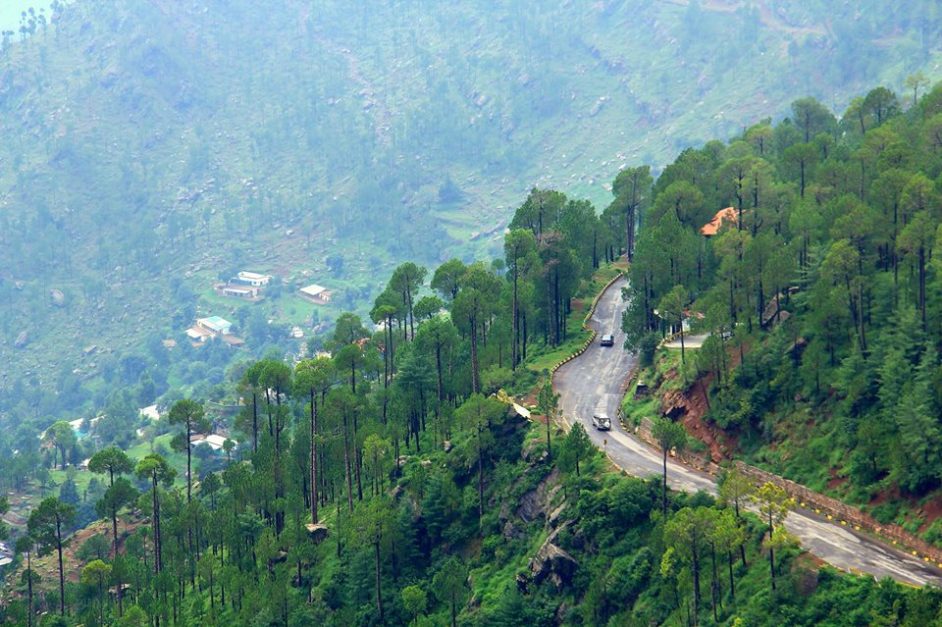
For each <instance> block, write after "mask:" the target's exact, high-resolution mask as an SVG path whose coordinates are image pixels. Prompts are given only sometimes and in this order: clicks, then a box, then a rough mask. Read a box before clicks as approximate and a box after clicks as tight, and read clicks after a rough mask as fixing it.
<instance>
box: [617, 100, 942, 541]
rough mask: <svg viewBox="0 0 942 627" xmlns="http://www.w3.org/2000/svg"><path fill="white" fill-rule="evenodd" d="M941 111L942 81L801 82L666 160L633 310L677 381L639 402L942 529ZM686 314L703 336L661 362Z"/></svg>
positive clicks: (662, 370) (643, 242)
mask: <svg viewBox="0 0 942 627" xmlns="http://www.w3.org/2000/svg"><path fill="white" fill-rule="evenodd" d="M940 125H942V86H939V85H936V86H935V87H934V88H933V89H932V90H931V91H929V92H928V93H926V94H925V95H924V96H922V97H921V98H919V99H918V101H916V102H915V103H913V102H912V101H910V102H909V103H905V101H901V100H900V99H898V98H897V97H896V96H895V95H894V94H893V93H892V92H890V91H888V90H885V89H880V88H877V89H874V90H871V91H870V92H869V93H867V94H866V95H865V96H861V97H860V98H858V99H857V100H855V104H854V105H853V106H852V108H851V109H850V110H849V111H848V114H847V115H845V116H844V118H843V119H842V120H840V121H838V120H837V119H836V118H834V117H833V116H832V115H831V114H830V113H829V112H828V111H827V110H826V109H824V108H823V107H821V106H820V105H818V104H816V103H814V102H812V101H807V100H801V101H797V102H796V103H795V104H794V105H793V116H792V117H791V119H788V120H785V121H783V122H781V123H779V124H776V125H768V124H760V125H756V126H754V127H751V128H749V129H747V130H746V131H745V132H744V133H743V134H742V135H740V136H737V137H735V138H733V140H731V141H730V143H729V144H727V145H723V144H719V143H717V144H713V145H711V146H709V147H707V148H704V149H702V150H690V151H687V152H685V153H684V154H683V155H682V156H681V157H680V158H679V159H678V160H677V161H675V162H674V163H673V164H671V165H670V166H668V168H666V169H665V171H664V173H663V174H662V175H661V177H660V178H659V179H658V181H657V183H656V184H655V185H654V187H653V191H652V194H651V199H650V203H649V204H648V205H647V206H646V208H645V210H644V212H643V218H642V220H643V222H644V223H645V224H646V225H647V227H646V228H645V229H643V230H642V231H641V232H640V235H639V240H638V247H637V254H636V256H635V262H634V264H633V266H632V269H631V277H632V281H631V299H630V304H629V307H628V309H627V311H626V312H625V317H624V320H623V326H624V329H625V331H626V332H627V333H628V334H629V335H630V336H631V342H630V343H631V344H632V345H633V346H634V347H637V348H640V349H641V353H642V356H643V361H645V362H646V363H645V365H646V367H647V368H648V369H647V370H646V371H645V372H644V373H643V374H642V375H641V378H642V379H643V380H645V381H646V383H647V384H648V385H650V386H651V388H652V389H654V388H656V387H658V386H660V388H661V390H662V391H663V392H665V393H667V394H668V398H667V400H666V401H665V402H664V403H663V404H662V403H659V402H656V401H653V400H652V399H651V398H647V397H643V396H642V398H640V399H634V398H632V399H631V400H629V401H628V402H627V403H626V410H627V412H628V413H629V414H630V415H631V416H632V417H633V418H634V419H643V418H644V417H650V416H653V415H656V414H657V413H661V412H667V413H669V414H670V415H671V417H672V418H674V419H677V420H681V419H682V420H683V421H684V422H685V424H686V426H687V427H688V428H689V429H691V430H692V431H693V432H695V433H696V435H697V436H698V437H700V438H701V439H702V440H703V441H704V445H702V448H701V452H704V451H705V450H706V449H707V446H709V457H712V458H713V461H716V462H720V461H723V460H724V459H726V458H744V459H747V460H749V461H751V462H753V463H755V464H757V465H759V466H762V467H763V468H765V469H767V470H770V471H772V472H775V473H777V474H780V475H782V476H785V477H787V478H789V479H792V480H794V481H798V482H800V483H804V484H806V485H807V486H809V487H810V488H812V489H814V490H818V491H821V492H826V493H828V494H830V495H831V496H835V497H838V498H840V499H843V500H845V501H846V502H849V503H852V504H854V505H857V506H861V507H862V508H863V509H864V510H865V511H867V512H868V513H869V514H871V515H872V516H873V518H875V519H876V521H878V523H881V524H884V525H885V524H887V523H894V524H897V525H900V526H902V527H903V528H905V529H906V530H907V531H908V532H910V533H918V534H921V535H922V536H923V537H924V538H925V539H926V540H928V541H929V542H932V543H934V544H936V546H942V534H940V531H942V522H939V519H940V512H942V459H940V457H939V451H940V447H942V432H940V429H939V420H938V417H939V413H940V408H942V386H940V382H942V362H940V355H939V347H940V346H942V326H940V323H942V309H940V305H942V302H940V300H939V294H940V293H942V291H940V287H942V283H940V281H942V265H940V260H942V257H940V255H942V226H940V221H942V215H940V212H939V198H940V197H942V196H940V191H942V190H940V173H942V160H940V157H939V154H940V153H939V146H940V143H939V139H940V134H939V129H940ZM723 208H727V209H723ZM717 222H718V223H719V227H718V229H712V228H709V226H710V224H711V223H712V224H713V225H714V226H715V225H716V223H717ZM657 312H660V313H657ZM681 319H684V321H685V322H684V324H685V325H686V326H688V327H689V328H688V332H690V331H692V332H693V333H694V334H695V337H692V338H690V337H688V338H687V344H686V347H684V346H683V345H682V344H681V342H680V341H679V338H674V341H673V342H671V343H670V344H669V346H670V350H669V351H667V352H665V351H658V352H657V355H658V356H659V358H658V361H657V363H652V362H653V361H654V357H655V349H656V347H657V346H658V345H659V342H660V337H661V336H662V335H665V334H669V333H672V332H676V331H679V325H680V321H681ZM682 351H683V352H682Z"/></svg>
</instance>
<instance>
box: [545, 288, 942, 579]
mask: <svg viewBox="0 0 942 627" xmlns="http://www.w3.org/2000/svg"><path fill="white" fill-rule="evenodd" d="M626 285H627V282H626V281H625V280H624V279H621V280H619V281H616V282H615V283H614V284H612V285H611V286H610V287H609V288H608V289H607V290H606V291H605V292H604V293H603V295H602V296H601V298H600V299H599V302H598V306H597V308H596V311H595V314H594V315H593V316H592V318H591V320H590V321H589V324H590V325H591V326H592V328H593V329H595V330H596V331H597V332H598V333H600V334H604V333H611V334H613V335H614V336H615V346H614V347H613V348H605V347H602V346H599V343H598V341H597V340H596V341H595V342H593V344H592V345H591V346H590V347H589V348H588V349H587V350H586V351H585V352H584V353H583V354H582V355H580V356H579V357H577V358H576V359H573V360H572V361H570V362H568V363H566V364H564V365H563V366H562V367H560V368H559V370H557V371H556V374H555V376H554V383H555V387H556V391H557V392H559V394H560V406H561V409H562V414H563V417H564V419H565V420H566V421H567V422H571V421H572V420H579V421H581V422H582V424H583V426H584V427H585V428H586V432H587V433H588V434H589V437H590V438H591V439H592V442H593V443H594V444H595V445H596V446H598V447H599V448H601V449H602V450H603V451H604V452H605V453H606V454H607V455H608V457H609V458H610V459H611V460H612V462H613V463H614V464H615V465H617V466H618V467H619V468H621V469H623V470H625V471H626V472H628V473H629V474H632V475H635V476H638V477H647V476H650V475H660V474H661V472H662V466H661V463H662V462H661V454H660V452H659V451H657V450H655V449H653V448H651V447H650V446H648V445H647V444H645V443H643V442H641V441H639V440H638V439H637V438H635V437H634V436H632V435H630V434H629V433H627V432H626V431H625V430H624V429H623V428H622V427H621V425H620V424H618V421H617V420H616V416H617V415H618V407H619V404H620V402H621V399H622V396H623V394H624V390H625V385H626V383H627V378H628V373H629V371H630V370H631V367H632V366H633V365H634V364H635V356H634V355H633V354H631V353H629V352H628V351H625V350H622V349H621V348H620V347H621V346H623V345H624V340H625V334H624V332H623V331H622V330H621V312H622V310H623V309H624V303H623V302H622V297H621V290H622V288H623V287H625V286H626ZM593 412H602V413H605V414H608V416H610V417H611V418H612V430H611V431H597V430H595V429H594V428H593V427H592V423H591V419H592V414H593ZM667 476H668V483H669V485H670V486H671V488H672V489H675V490H684V491H687V492H693V491H697V490H704V491H706V492H709V493H711V494H716V483H715V482H714V479H713V477H711V476H709V475H706V474H702V473H699V472H696V471H694V470H691V469H689V468H687V467H685V466H682V465H679V464H677V463H674V462H673V461H672V460H668V470H667ZM785 526H786V528H787V529H788V531H789V532H791V533H792V534H794V535H795V536H796V537H797V538H798V539H799V540H800V541H801V544H802V546H803V547H804V548H806V549H807V550H808V551H810V552H811V553H812V554H814V555H815V556H817V557H819V558H820V559H822V560H824V561H825V562H827V563H829V564H831V565H832V566H834V567H836V568H839V569H841V570H844V571H849V572H857V573H865V574H869V575H873V576H874V577H876V578H878V579H879V578H882V577H892V578H893V579H895V580H897V581H900V582H903V583H907V584H910V585H916V586H923V585H926V584H933V585H936V586H942V570H939V569H937V568H935V566H934V565H933V564H929V563H925V562H923V561H922V560H920V559H919V558H917V557H914V556H911V555H908V554H906V553H903V552H901V551H898V550H896V549H893V548H891V547H889V546H887V545H885V544H883V543H881V542H879V541H877V540H875V539H873V538H871V537H869V536H864V535H860V534H857V533H854V532H853V531H851V530H850V529H848V528H846V527H842V526H840V525H837V524H833V523H831V522H828V521H827V520H825V519H823V518H821V517H818V516H816V515H815V514H814V513H812V512H808V511H804V510H797V511H793V512H790V513H789V515H788V518H787V519H786V520H785Z"/></svg>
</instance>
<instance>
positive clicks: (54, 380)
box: [0, 0, 942, 418]
mask: <svg viewBox="0 0 942 627" xmlns="http://www.w3.org/2000/svg"><path fill="white" fill-rule="evenodd" d="M5 6H9V5H5ZM34 6H35V5H34ZM57 6H58V5H57ZM19 10H21V9H19ZM36 11H37V12H38V6H37V8H36ZM9 13H10V11H9V10H8V9H4V10H3V11H0V19H3V20H6V21H7V22H8V24H7V26H6V28H7V29H8V32H7V34H6V36H5V37H4V38H3V42H4V43H3V52H2V56H0V133H2V136H3V138H4V140H3V142H2V143H0V260H2V263H0V280H2V281H0V303H2V304H3V306H2V308H0V386H2V394H0V411H2V412H3V413H4V414H5V415H6V416H12V417H14V418H17V417H19V416H27V415H29V416H47V415H48V416H50V417H52V416H58V415H73V414H80V413H81V412H90V411H92V410H93V409H94V408H99V407H103V406H105V405H108V404H109V403H112V404H113V403H114V402H116V401H115V393H114V392H115V390H117V389H123V390H125V391H126V390H128V389H133V397H132V398H126V396H127V395H126V394H125V398H124V399H123V401H122V402H124V403H125V404H129V403H135V402H136V403H141V404H145V403H148V402H151V401H152V400H153V399H154V398H155V397H156V396H157V395H159V394H160V393H162V392H163V391H164V390H166V389H167V388H168V386H169V385H173V386H175V387H179V386H184V387H185V386H188V385H200V386H211V385H214V384H217V383H220V382H221V381H222V380H223V378H224V376H225V368H226V366H227V364H228V363H230V362H231V361H232V359H234V358H236V356H237V355H238V354H239V351H229V350H228V349H225V348H219V347H213V348H207V349H201V350H200V351H194V350H190V348H189V346H188V345H187V344H186V342H185V340H184V338H183V335H182V334H183V331H184V329H185V328H186V326H188V325H189V324H190V323H191V322H192V320H193V317H194V316H195V315H197V314H203V313H205V314H209V313H212V314H218V315H222V316H225V317H227V318H229V319H231V320H233V321H235V322H236V323H237V327H238V328H239V331H240V334H241V335H243V336H245V337H246V339H247V340H248V347H247V349H244V350H243V351H242V352H243V353H246V351H248V352H251V353H254V354H260V353H261V352H263V351H265V350H266V349H268V348H271V347H272V346H274V347H275V348H277V349H278V350H279V351H282V352H287V351H291V350H295V349H297V346H298V344H299V342H297V341H296V340H289V339H288V337H287V329H289V328H290V326H291V325H294V324H298V325H301V326H303V327H304V328H305V329H306V330H307V334H308V337H310V326H311V325H312V323H313V322H324V321H328V320H329V319H330V318H331V316H332V315H333V314H335V313H336V312H339V311H340V310H341V309H360V310H362V309H363V308H365V307H366V306H367V304H368V303H369V300H370V299H371V298H372V297H373V296H375V292H376V291H377V290H378V288H379V287H380V286H381V285H382V284H384V283H385V281H386V279H387V275H388V273H389V272H390V271H391V269H392V267H393V266H394V264H395V263H396V262H397V261H400V260H403V259H417V260H424V261H426V262H428V263H434V262H438V261H441V260H444V259H447V258H449V257H452V256H459V257H464V258H469V257H470V256H472V255H473V254H475V253H480V252H483V251H488V252H493V250H495V249H496V248H497V246H498V245H499V242H500V238H501V235H502V232H503V228H504V226H505V225H506V222H507V220H508V219H509V217H510V216H511V215H512V209H513V207H514V206H515V204H517V203H519V202H520V201H522V199H523V197H524V195H525V193H526V191H527V190H528V189H529V188H530V187H532V186H534V185H538V186H540V187H556V188H559V189H561V190H562V191H565V192H566V193H567V194H569V195H571V196H583V197H587V198H589V199H591V200H592V201H593V202H595V203H596V205H597V206H599V208H600V209H601V208H602V206H604V204H605V203H606V202H607V200H608V198H609V197H610V194H609V191H608V188H607V184H608V182H610V181H611V180H612V177H613V176H614V174H615V173H616V172H617V171H618V169H619V168H621V167H622V166H624V165H637V164H641V163H647V164H650V165H652V166H654V168H655V170H657V168H658V166H660V165H661V164H664V163H667V162H668V161H669V160H670V159H672V158H673V157H674V156H675V155H676V153H678V152H679V151H680V150H681V149H683V148H684V147H686V146H689V145H691V144H694V145H695V144H698V143H702V142H703V141H705V140H706V139H707V138H711V137H727V136H729V135H730V134H732V133H734V132H737V131H740V130H741V129H742V128H743V126H745V125H748V124H751V123H754V122H756V121H758V118H760V117H762V116H765V115H767V114H768V112H769V111H778V112H780V113H781V114H784V113H786V112H787V110H788V105H789V103H790V102H791V101H792V100H794V99H795V98H796V97H798V96H800V95H813V96H816V97H818V98H819V99H821V101H822V102H824V103H825V104H826V105H828V106H829V107H832V108H833V109H835V110H836V111H838V112H840V111H842V110H843V109H844V108H845V107H846V105H847V104H848V99H849V98H850V97H851V95H855V94H859V93H864V92H866V91H867V90H868V89H870V88H871V87H872V86H873V85H875V84H881V83H882V84H885V85H887V86H888V87H890V88H892V89H894V90H897V91H902V90H903V84H904V80H905V78H906V77H907V76H908V75H910V74H912V73H913V72H915V71H918V70H921V71H923V72H925V73H926V75H927V76H929V77H930V78H932V79H935V78H937V77H938V76H939V75H940V71H939V65H938V59H939V32H940V24H942V16H940V15H939V9H938V8H937V3H935V2H931V1H914V2H907V3H901V4H899V5H893V4H890V3H885V2H877V1H874V0H871V1H865V2H824V1H814V0H811V1H802V2H772V1H756V2H738V1H732V0H731V1H721V0H714V1H711V2H700V3H689V4H688V3H687V2H683V1H681V0H678V1H677V2H668V1H664V2H656V3H652V2H641V1H638V2H628V1H615V0H610V1H597V2H573V1H569V2H531V1H516V2H515V1H504V2H494V1H493V0H460V1H456V2H451V3H442V2H436V1H401V0H400V1H394V0H370V1H366V2H357V3H350V2H348V1H340V0H323V1H319V2H316V3H315V2H310V1H300V0H270V1H266V2H264V3H259V2H250V1H248V0H231V1H228V0H149V1H146V2H145V1H140V0H133V1H132V0H77V1H75V2H73V3H71V4H68V5H66V6H65V7H64V8H56V9H47V10H46V11H45V12H43V14H44V15H46V16H48V20H47V22H48V24H47V25H46V26H43V24H42V22H41V21H39V20H35V21H27V22H25V23H23V24H22V25H23V26H25V29H24V31H23V32H20V31H19V30H18V29H19V27H20V26H21V23H20V20H19V18H18V17H16V15H18V11H17V12H16V13H15V14H14V16H13V19H14V20H15V21H16V23H15V24H11V23H9V20H10V17H9ZM10 31H12V32H10ZM243 268H244V269H251V270H258V271H266V272H272V273H274V274H276V275H278V276H279V277H280V278H281V279H282V285H281V286H280V287H279V288H278V289H276V290H275V291H274V292H273V293H272V294H271V296H273V297H272V298H269V299H268V300H266V301H265V302H263V303H261V304H258V305H254V306H247V305H240V304H239V303H232V302H227V301H220V300H218V299H217V298H216V297H214V296H212V294H211V285H212V282H213V281H214V280H215V279H217V277H220V276H225V275H226V274H227V273H230V272H232V271H234V270H237V269H243ZM310 282H317V283H320V284H323V285H326V286H328V287H330V288H332V289H334V290H335V291H336V293H337V298H336V299H335V305H334V306H335V307H336V309H331V308H327V309H318V310H317V311H316V313H312V312H313V307H312V306H310V305H307V304H305V303H304V302H303V301H301V300H299V299H297V298H295V297H294V296H292V295H291V294H292V293H293V291H294V289H295V288H296V287H298V286H300V285H302V284H305V283H310ZM165 339H175V340H176V341H177V342H178V347H177V348H176V349H173V350H171V351H168V350H167V349H166V348H165V347H164V345H163V344H162V340H165ZM204 392H205V390H204Z"/></svg>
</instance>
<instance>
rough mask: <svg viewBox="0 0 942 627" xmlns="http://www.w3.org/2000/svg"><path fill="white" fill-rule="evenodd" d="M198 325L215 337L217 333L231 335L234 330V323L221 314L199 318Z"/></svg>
mask: <svg viewBox="0 0 942 627" xmlns="http://www.w3.org/2000/svg"><path fill="white" fill-rule="evenodd" d="M196 326H198V327H199V328H201V329H205V330H206V331H209V332H210V333H211V334H212V336H213V337H216V336H217V335H229V333H231V332H232V323H231V322H229V321H228V320H226V319H225V318H220V317H219V316H210V317H208V318H199V319H197V321H196Z"/></svg>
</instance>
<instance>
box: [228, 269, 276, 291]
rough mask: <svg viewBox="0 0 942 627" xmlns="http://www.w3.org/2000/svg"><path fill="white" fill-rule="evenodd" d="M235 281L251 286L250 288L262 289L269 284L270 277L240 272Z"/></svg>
mask: <svg viewBox="0 0 942 627" xmlns="http://www.w3.org/2000/svg"><path fill="white" fill-rule="evenodd" d="M236 281H238V282H239V283H242V284H244V285H251V286H252V287H264V286H266V285H268V284H269V283H270V282H271V275H270V274H259V273H257V272H246V271H245V270H242V271H240V272H239V274H237V275H236Z"/></svg>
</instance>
